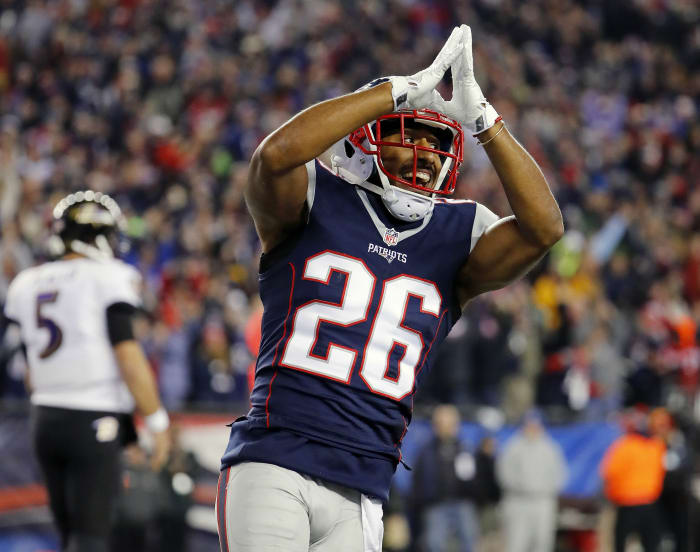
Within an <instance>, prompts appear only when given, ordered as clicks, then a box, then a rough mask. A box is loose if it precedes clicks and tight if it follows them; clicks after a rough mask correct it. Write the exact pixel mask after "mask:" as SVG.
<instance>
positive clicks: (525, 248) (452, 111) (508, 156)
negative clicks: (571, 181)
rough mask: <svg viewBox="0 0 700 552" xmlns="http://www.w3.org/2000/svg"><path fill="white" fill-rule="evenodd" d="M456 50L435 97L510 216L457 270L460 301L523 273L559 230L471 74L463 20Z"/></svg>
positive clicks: (554, 212) (540, 188) (527, 163)
mask: <svg viewBox="0 0 700 552" xmlns="http://www.w3.org/2000/svg"><path fill="white" fill-rule="evenodd" d="M463 27H464V33H463V39H462V43H461V52H460V55H459V56H458V57H457V58H456V59H455V61H454V63H453V64H452V82H453V90H452V99H451V100H450V101H447V102H446V101H444V100H443V99H442V98H441V97H439V98H438V100H436V102H435V103H436V104H437V106H438V108H439V110H440V111H442V112H443V113H445V114H446V115H448V116H450V117H452V118H454V119H456V120H458V121H459V122H460V123H462V125H463V126H464V127H465V128H466V129H467V130H469V131H470V132H471V133H472V134H474V135H475V136H477V138H478V140H479V141H480V142H481V144H482V145H483V147H484V149H485V150H486V153H487V155H488V156H489V159H490V160H491V163H492V164H493V166H494V168H495V169H496V173H498V176H499V178H500V180H501V184H502V185H503V189H504V190H505V192H506V196H507V197H508V202H509V203H510V207H511V209H512V210H513V213H514V216H513V217H508V218H505V219H502V220H500V221H498V222H496V223H494V224H493V225H492V226H491V227H489V228H488V229H487V230H486V232H485V233H484V235H483V236H481V238H480V239H479V241H478V242H477V244H476V246H475V247H474V249H473V251H472V252H471V254H470V255H469V259H468V261H467V263H466V265H465V266H464V267H463V268H462V270H461V271H460V273H459V275H458V281H457V292H458V295H459V299H460V303H461V304H462V305H465V304H466V303H467V301H469V300H470V299H471V298H473V297H475V296H476V295H478V294H480V293H483V292H485V291H489V290H493V289H497V288H500V287H503V286H505V285H507V284H508V283H510V282H512V281H513V280H515V279H517V278H519V277H521V276H522V275H523V274H525V273H526V272H527V271H528V270H529V269H530V268H531V267H532V265H533V264H535V263H536V262H537V261H538V260H539V259H540V258H541V257H542V256H543V255H544V254H545V253H546V252H547V250H548V249H549V248H550V247H551V246H552V245H554V244H555V243H556V242H557V240H559V238H560V237H561V235H562V234H563V232H564V225H563V223H562V217H561V212H560V211H559V207H558V205H557V202H556V201H555V199H554V196H553V195H552V192H551V191H550V189H549V186H548V185H547V181H546V180H545V178H544V175H543V174H542V171H541V170H540V169H539V167H538V166H537V164H536V163H535V161H534V159H532V157H531V156H530V155H529V154H528V153H527V152H526V151H525V149H524V148H523V147H522V146H521V145H520V144H519V143H518V142H517V141H516V140H515V139H514V138H513V137H512V136H511V135H510V133H509V132H508V129H507V128H505V126H504V123H503V122H502V121H501V118H500V117H499V116H498V113H496V110H495V109H494V108H493V107H492V106H491V104H489V102H487V101H486V98H485V97H484V94H483V93H482V91H481V88H480V87H479V85H478V84H477V82H476V79H475V76H474V60H473V57H472V33H471V29H470V28H469V27H467V26H466V25H463Z"/></svg>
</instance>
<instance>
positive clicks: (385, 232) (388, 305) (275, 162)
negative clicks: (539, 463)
mask: <svg viewBox="0 0 700 552" xmlns="http://www.w3.org/2000/svg"><path fill="white" fill-rule="evenodd" d="M448 67H451V69H452V76H453V95H452V99H451V100H450V101H445V100H444V99H443V98H442V97H441V96H440V94H439V93H438V92H437V91H436V90H435V87H436V86H437V84H438V83H439V82H440V80H441V79H442V77H443V75H444V73H445V71H446V70H447V69H448ZM463 128H464V129H466V130H468V131H469V132H470V133H472V134H475V135H476V136H477V139H478V141H479V142H480V143H481V144H482V145H483V147H484V148H485V151H486V153H487V154H488V156H489V158H490V160H491V162H492V163H493V166H494V168H495V169H496V172H497V173H498V176H499V177H500V180H501V182H502V184H503V187H504V189H505V192H506V195H507V197H508V200H509V202H510V206H511V208H512V210H513V212H514V213H515V216H513V217H507V218H504V219H500V220H498V217H496V215H494V214H493V213H491V212H490V211H489V210H488V209H486V208H485V207H483V206H481V205H478V204H476V203H474V202H472V201H453V200H450V199H447V198H446V196H449V194H451V193H452V191H453V190H454V186H455V183H456V179H457V170H458V168H459V165H460V163H461V161H462V148H463ZM327 150H328V151H327ZM324 152H326V155H325V159H326V164H325V165H324V164H321V163H319V161H317V160H316V158H317V157H319V156H321V155H322V154H324ZM246 201H247V204H248V208H249V209H250V212H251V214H252V217H253V219H254V221H255V226H256V229H257V232H258V235H259V237H260V240H261V242H262V248H263V256H262V258H261V260H260V295H261V298H262V301H263V305H264V314H263V320H262V342H261V346H260V353H259V355H258V361H257V369H256V375H255V386H254V389H253V393H252V396H251V404H252V408H251V410H250V412H249V413H248V415H247V416H245V417H243V418H240V419H238V420H236V422H235V423H234V424H233V426H232V429H231V437H230V441H229V444H228V448H227V450H226V453H225V454H224V457H223V459H222V467H223V471H222V475H221V478H220V481H219V493H218V499H217V516H218V522H219V535H220V542H221V548H222V550H223V551H236V552H239V551H255V552H260V551H265V550H286V551H307V550H314V551H322V550H323V551H325V550H329V551H334V552H336V551H338V550H343V551H344V552H354V551H361V550H380V549H381V535H382V521H381V512H382V505H381V503H382V501H386V500H387V498H388V494H389V486H390V481H391V478H392V475H393V473H394V471H395V469H396V467H397V465H398V463H399V462H400V461H401V451H400V446H401V440H402V438H403V436H404V435H405V433H406V429H407V427H408V424H409V422H410V420H411V414H412V397H413V393H414V392H415V390H416V387H417V385H418V383H419V380H420V378H421V376H423V375H424V374H425V373H426V371H427V367H428V366H430V363H431V361H432V359H433V357H434V354H435V351H436V350H437V346H438V345H439V344H440V342H441V341H442V340H443V339H444V338H445V336H446V335H447V333H448V332H449V330H450V328H451V327H452V325H453V324H454V323H455V322H456V320H457V319H458V318H459V317H460V315H461V312H462V309H463V308H464V307H465V306H466V305H467V303H468V302H469V300H470V299H472V298H473V297H475V296H477V295H479V294H480V293H483V292H485V291H489V290H493V289H497V288H500V287H503V286H505V285H506V284H508V283H509V282H512V281H513V280H515V279H517V278H519V277H521V276H522V275H523V274H525V273H526V272H527V271H528V269H530V267H532V266H533V265H534V263H536V262H537V261H538V260H539V259H540V258H541V257H542V256H543V255H544V254H545V253H546V251H547V250H548V249H549V248H550V247H551V246H552V245H553V244H554V243H555V242H556V241H557V240H558V239H559V238H560V236H561V235H562V232H563V225H562V220H561V214H560V212H559V208H558V206H557V204H556V201H555V200H554V198H553V196H552V194H551V192H550V190H549V187H548V186H547V183H546V181H545V179H544V177H543V175H542V172H541V171H540V170H539V168H538V167H537V165H536V164H535V162H534V161H533V159H532V158H531V157H530V156H529V155H528V154H527V153H526V152H525V151H524V150H523V148H522V147H521V146H520V145H519V144H518V143H517V142H516V141H515V140H514V139H513V138H512V137H511V135H510V134H509V132H508V130H507V129H506V128H505V125H504V123H503V122H501V120H500V117H499V116H498V114H497V113H496V111H495V110H494V109H493V107H491V105H490V104H489V103H488V102H487V101H486V100H485V99H484V96H483V94H482V92H481V89H480V88H479V86H478V84H477V83H476V81H475V80H474V73H473V67H472V53H471V31H470V29H469V27H467V26H466V25H463V26H462V27H459V28H456V29H455V30H454V31H453V32H452V34H451V36H450V38H449V39H448V41H447V42H446V44H445V46H444V47H443V49H442V50H441V52H440V53H439V55H438V56H437V58H436V59H435V61H434V62H433V64H432V65H431V66H430V67H428V68H427V69H425V70H423V71H421V72H419V73H417V74H415V75H413V76H411V77H387V78H384V79H379V80H378V81H375V82H374V83H371V85H369V86H368V87H365V89H362V90H360V91H358V92H356V93H353V94H348V95H346V96H342V97H339V98H335V99H333V100H329V101H326V102H322V103H320V104H317V105H315V106H313V107H311V108H309V109H307V110H305V111H303V112H301V113H300V114H298V115H297V116H295V117H294V118H292V119H291V120H290V121H289V122H287V123H286V124H284V125H283V126H281V127H280V128H279V129H277V130H276V131H275V132H273V133H272V134H271V135H270V136H268V137H267V138H266V139H265V140H264V141H263V143H262V144H261V145H260V146H259V147H258V149H257V151H256V152H255V154H254V155H253V158H252V160H251V165H250V175H249V181H248V186H247V189H246Z"/></svg>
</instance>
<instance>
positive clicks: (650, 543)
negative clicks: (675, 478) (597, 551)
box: [601, 412, 666, 552]
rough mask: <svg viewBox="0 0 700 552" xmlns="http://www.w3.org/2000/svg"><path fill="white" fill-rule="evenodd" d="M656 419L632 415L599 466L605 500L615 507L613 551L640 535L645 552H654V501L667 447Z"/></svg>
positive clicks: (657, 521) (657, 536)
mask: <svg viewBox="0 0 700 552" xmlns="http://www.w3.org/2000/svg"><path fill="white" fill-rule="evenodd" d="M658 419H659V418H658V416H657V415H656V414H654V416H650V417H649V418H647V417H646V416H645V415H643V414H640V413H637V412H635V413H631V414H629V415H628V417H627V418H626V422H627V424H626V425H627V432H626V433H625V434H624V435H622V436H621V437H619V438H618V439H617V440H616V441H615V442H614V443H613V444H612V445H611V446H610V448H609V449H608V451H607V452H606V454H605V457H604V458H603V462H602V465H601V476H602V478H603V484H604V488H605V495H606V496H607V498H608V499H609V500H610V501H611V502H612V503H613V504H615V506H617V519H616V521H615V552H624V550H625V542H626V540H627V537H629V536H630V535H632V534H636V535H638V536H639V538H640V540H641V542H642V547H643V549H644V552H657V550H658V546H659V542H660V540H661V532H662V527H661V515H660V512H659V511H658V509H657V506H656V504H655V503H656V500H657V499H658V498H659V496H660V495H661V490H662V488H663V480H664V474H665V472H666V470H665V467H664V456H665V454H666V444H665V442H664V439H663V438H662V436H661V435H660V433H661V432H662V431H664V427H665V426H663V425H662V424H659V423H657V421H658Z"/></svg>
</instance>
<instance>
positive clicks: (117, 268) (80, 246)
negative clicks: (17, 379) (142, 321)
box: [5, 190, 169, 552]
mask: <svg viewBox="0 0 700 552" xmlns="http://www.w3.org/2000/svg"><path fill="white" fill-rule="evenodd" d="M53 225H54V230H55V236H54V238H53V245H54V247H56V248H57V249H58V251H57V253H59V258H58V259H57V260H55V261H53V262H47V263H45V264H42V265H39V266H36V267H32V268H28V269H26V270H24V271H22V272H20V273H19V274H18V275H17V277H16V278H15V279H14V280H13V281H12V283H11V284H10V287H9V290H8V292H7V299H6V303H5V316H6V317H7V318H8V319H10V320H11V321H13V322H15V323H17V324H19V327H20V333H21V336H22V341H23V343H24V346H25V349H26V355H27V361H28V365H29V377H28V386H29V391H30V397H31V403H32V407H33V408H32V418H33V419H32V431H33V441H34V447H35V450H36V453H37V456H38V459H39V463H40V466H41V469H42V472H43V475H44V477H45V480H46V486H47V489H48V492H49V500H50V506H51V511H52V513H53V516H54V519H55V522H56V525H57V526H58V529H59V533H60V537H61V547H62V550H67V551H70V552H87V551H90V552H102V551H105V552H106V550H107V549H108V548H107V543H108V535H109V529H110V521H111V519H112V517H113V511H112V510H113V507H114V505H115V499H116V497H117V494H118V489H119V485H120V463H119V458H120V451H121V447H122V446H123V445H124V444H126V443H127V442H129V441H133V440H134V439H135V431H134V427H133V423H132V421H131V412H132V411H133V409H134V406H136V407H137V408H138V410H139V411H140V413H141V414H142V415H143V416H144V420H145V423H146V426H147V427H148V429H149V430H150V433H151V435H152V437H153V443H154V448H153V455H152V465H153V467H154V469H157V468H159V467H160V466H161V465H162V464H163V463H164V462H165V460H166V458H167V455H168V448H169V439H168V436H167V429H168V424H169V419H168V415H167V413H166V411H165V410H164V409H163V407H162V406H161V402H160V399H159V396H158V392H157V389H156V384H155V380H154V378H153V375H152V373H151V370H150V367H149V365H148V362H147V360H146V358H145V356H144V353H143V351H142V349H141V346H140V344H139V342H138V341H136V339H135V338H134V334H133V331H132V324H131V319H132V316H133V315H134V313H135V312H136V310H137V309H138V308H139V306H140V305H141V299H140V294H139V290H140V275H139V273H138V272H137V271H136V269H134V268H133V267H131V266H129V265H127V264H126V263H124V262H122V261H120V260H118V259H116V258H114V255H113V250H114V247H115V246H116V243H115V241H116V238H117V237H118V234H119V231H120V230H122V229H123V225H124V219H123V216H122V214H121V212H120V209H119V207H118V206H117V204H116V202H115V201H114V200H113V199H112V198H111V197H109V196H108V195H106V194H102V193H100V192H93V191H90V190H88V191H80V192H76V193H73V194H70V195H68V196H67V197H65V198H63V199H62V200H61V201H59V202H58V204H57V205H56V207H55V208H54V211H53Z"/></svg>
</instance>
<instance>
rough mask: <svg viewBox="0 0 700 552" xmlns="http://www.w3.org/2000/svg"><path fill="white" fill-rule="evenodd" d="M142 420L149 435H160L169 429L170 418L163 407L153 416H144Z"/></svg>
mask: <svg viewBox="0 0 700 552" xmlns="http://www.w3.org/2000/svg"><path fill="white" fill-rule="evenodd" d="M143 419H144V422H146V427H147V428H148V431H150V432H151V433H160V432H161V431H165V430H166V429H168V427H170V418H169V417H168V413H167V412H166V411H165V408H163V407H160V408H159V409H158V410H156V411H155V412H154V413H153V414H149V415H148V416H144V418H143Z"/></svg>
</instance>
